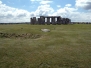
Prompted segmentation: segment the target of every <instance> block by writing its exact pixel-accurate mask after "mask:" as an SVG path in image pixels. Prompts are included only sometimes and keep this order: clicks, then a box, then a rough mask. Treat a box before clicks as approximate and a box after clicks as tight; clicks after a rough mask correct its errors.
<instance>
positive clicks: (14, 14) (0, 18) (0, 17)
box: [0, 1, 31, 22]
mask: <svg viewBox="0 0 91 68" xmlns="http://www.w3.org/2000/svg"><path fill="white" fill-rule="evenodd" d="M30 15H31V13H30V12H28V11H26V10H23V9H17V8H13V7H9V6H7V5H6V4H3V3H2V2H1V1H0V22H14V21H16V22H19V21H23V20H24V21H26V20H28V21H29V18H30V17H31V16H30ZM6 20H7V21H6Z"/></svg>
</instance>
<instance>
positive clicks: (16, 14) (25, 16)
mask: <svg viewBox="0 0 91 68" xmlns="http://www.w3.org/2000/svg"><path fill="white" fill-rule="evenodd" d="M32 1H38V2H39V3H40V6H38V8H37V9H36V10H35V11H32V12H28V11H27V10H23V9H17V8H13V7H9V6H7V5H6V4H3V3H2V1H0V22H24V21H28V22H29V21H30V17H34V16H36V17H39V16H41V15H48V16H49V15H50V16H56V15H57V16H62V17H68V18H70V19H71V20H72V21H91V12H87V13H85V12H78V9H77V8H76V7H74V8H72V7H71V4H66V5H65V7H63V8H62V7H61V6H60V5H57V7H59V8H58V9H57V10H55V9H53V8H52V7H51V6H50V3H52V1H49V0H46V1H44V0H32ZM76 1H77V0H76ZM76 4H77V2H76ZM80 5H81V4H80ZM80 5H77V6H78V7H79V6H80ZM81 6H82V5H81ZM54 10H55V11H54Z"/></svg>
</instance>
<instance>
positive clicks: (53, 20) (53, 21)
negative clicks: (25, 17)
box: [51, 17, 56, 25]
mask: <svg viewBox="0 0 91 68" xmlns="http://www.w3.org/2000/svg"><path fill="white" fill-rule="evenodd" d="M51 18H52V25H56V22H55V17H51Z"/></svg>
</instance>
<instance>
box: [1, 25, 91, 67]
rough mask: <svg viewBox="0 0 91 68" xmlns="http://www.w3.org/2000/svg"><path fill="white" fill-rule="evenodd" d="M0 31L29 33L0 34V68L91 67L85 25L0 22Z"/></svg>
mask: <svg viewBox="0 0 91 68" xmlns="http://www.w3.org/2000/svg"><path fill="white" fill-rule="evenodd" d="M43 28H48V29H50V30H51V31H50V32H42V31H41V29H43ZM0 33H7V34H14V33H15V34H16V35H21V34H26V35H27V34H32V36H33V37H28V38H25V37H19V36H17V37H16V36H14V37H7V38H6V37H2V36H1V35H0V68H91V25H89V24H74V25H28V24H21V25H20V24H19V25H0ZM26 35H24V36H26ZM36 35H39V37H36Z"/></svg>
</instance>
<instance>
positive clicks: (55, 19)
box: [30, 16, 71, 25]
mask: <svg viewBox="0 0 91 68" xmlns="http://www.w3.org/2000/svg"><path fill="white" fill-rule="evenodd" d="M30 23H31V24H32V25H35V24H38V25H45V24H47V25H50V24H52V25H57V24H58V25H61V24H70V23H71V20H70V19H69V18H62V17H61V16H40V18H36V17H33V18H30Z"/></svg>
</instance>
